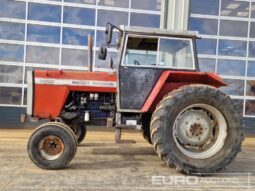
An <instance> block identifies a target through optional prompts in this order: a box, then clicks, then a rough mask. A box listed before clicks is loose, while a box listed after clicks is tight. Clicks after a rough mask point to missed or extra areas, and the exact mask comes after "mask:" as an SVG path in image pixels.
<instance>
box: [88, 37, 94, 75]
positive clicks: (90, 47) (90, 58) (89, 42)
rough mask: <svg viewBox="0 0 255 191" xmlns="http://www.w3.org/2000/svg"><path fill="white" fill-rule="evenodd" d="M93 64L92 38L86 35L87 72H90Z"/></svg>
mask: <svg viewBox="0 0 255 191" xmlns="http://www.w3.org/2000/svg"><path fill="white" fill-rule="evenodd" d="M92 64H93V37H92V36H91V34H89V35H88V71H89V72H92V67H93V66H92Z"/></svg>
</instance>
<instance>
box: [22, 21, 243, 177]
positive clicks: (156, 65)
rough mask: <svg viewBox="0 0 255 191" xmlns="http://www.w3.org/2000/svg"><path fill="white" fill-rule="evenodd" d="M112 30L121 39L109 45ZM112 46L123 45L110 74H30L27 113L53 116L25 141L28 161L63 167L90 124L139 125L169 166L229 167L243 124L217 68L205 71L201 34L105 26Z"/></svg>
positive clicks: (196, 170)
mask: <svg viewBox="0 0 255 191" xmlns="http://www.w3.org/2000/svg"><path fill="white" fill-rule="evenodd" d="M113 32H114V33H115V32H117V33H118V40H117V42H116V43H115V42H114V43H112V36H113ZM105 34H106V44H104V45H103V46H102V47H101V48H100V49H99V51H98V58H99V59H102V60H105V59H106V56H107V48H109V47H113V46H115V47H116V48H117V49H118V51H119V52H118V59H117V61H116V63H117V66H116V69H115V70H114V69H113V67H112V63H113V60H112V59H109V60H110V62H109V63H110V69H109V72H92V71H62V70H58V71H50V70H45V71H42V70H41V71H40V70H34V71H32V72H28V75H27V81H28V90H27V91H28V93H27V114H26V116H25V118H23V120H28V119H30V121H31V120H32V121H35V120H45V119H46V120H48V121H49V122H46V123H44V124H42V125H40V126H39V127H37V128H36V129H35V130H34V132H33V133H32V135H31V137H30V139H29V142H28V147H27V149H28V154H29V157H30V159H31V161H32V162H33V163H34V164H35V165H37V166H38V167H40V168H43V169H61V168H64V167H66V166H67V165H68V164H69V163H70V161H71V160H72V159H73V158H74V156H75V153H76V150H77V145H78V144H79V143H80V142H81V141H82V140H83V139H84V138H85V135H86V126H88V125H100V124H101V125H104V126H107V127H112V128H116V135H115V136H116V142H117V143H119V142H121V141H122V140H121V139H120V132H121V131H120V130H121V129H123V128H125V129H128V128H132V129H134V128H136V129H140V130H141V132H142V134H143V136H144V138H145V139H146V140H147V141H148V142H149V143H150V144H152V145H153V146H154V149H155V151H156V153H157V154H158V156H159V157H160V158H161V160H163V161H164V162H165V163H166V165H167V166H169V167H172V168H175V169H176V170H178V171H180V172H182V173H185V174H201V173H212V172H217V171H219V170H221V169H224V168H225V166H226V165H228V164H229V163H230V162H231V161H232V160H233V159H234V158H235V156H236V155H237V153H238V152H239V151H240V150H241V143H242V141H243V137H244V136H243V125H242V120H241V116H240V114H239V112H238V111H237V109H236V107H235V105H234V103H233V102H232V101H231V99H230V97H229V96H228V95H226V94H225V93H223V92H221V91H220V90H219V89H218V88H219V87H221V86H226V84H225V83H224V82H223V81H222V79H221V78H220V77H219V76H218V75H217V74H214V73H206V72H200V71H199V67H198V58H197V52H196V39H197V38H199V36H198V34H197V33H196V32H187V31H185V32H180V31H178V32H176V31H167V30H161V29H150V28H139V27H125V26H120V27H116V26H114V25H112V24H110V23H108V24H107V26H106V31H105Z"/></svg>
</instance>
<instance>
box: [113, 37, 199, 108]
mask: <svg viewBox="0 0 255 191" xmlns="http://www.w3.org/2000/svg"><path fill="white" fill-rule="evenodd" d="M168 70H183V71H185V70H193V71H194V70H196V67H195V58H194V46H193V41H192V39H191V38H185V37H182V38H178V37H165V36H159V37H155V36H145V35H127V37H126V40H125V48H124V50H123V53H122V61H121V63H120V64H119V74H118V75H119V78H118V79H119V96H118V109H119V111H123V112H125V111H126V112H139V111H140V109H141V108H142V106H143V104H144V102H145V101H146V99H147V98H148V96H149V94H150V92H151V91H152V89H153V88H154V86H155V84H156V83H157V81H158V79H159V78H160V76H161V74H162V72H163V71H168Z"/></svg>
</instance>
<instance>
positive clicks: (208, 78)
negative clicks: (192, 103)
mask: <svg viewBox="0 0 255 191" xmlns="http://www.w3.org/2000/svg"><path fill="white" fill-rule="evenodd" d="M189 84H205V85H210V86H214V87H216V88H219V87H221V86H226V84H225V83H224V82H223V80H222V79H221V78H220V77H219V75H218V74H215V73H207V72H184V71H164V72H163V73H162V74H161V76H160V78H159V80H158V81H157V83H156V85H155V86H154V88H153V89H152V91H151V93H150V94H149V96H148V97H147V99H146V101H145V102H144V104H143V107H142V109H141V112H142V113H145V112H152V111H154V109H155V107H156V105H157V104H158V102H159V101H160V100H162V98H163V97H164V96H165V95H166V94H167V93H169V92H171V91H173V90H174V89H177V88H179V87H181V86H184V85H189Z"/></svg>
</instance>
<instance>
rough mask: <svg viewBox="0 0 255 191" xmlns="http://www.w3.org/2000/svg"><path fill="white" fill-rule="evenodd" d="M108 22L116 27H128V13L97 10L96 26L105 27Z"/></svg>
mask: <svg viewBox="0 0 255 191" xmlns="http://www.w3.org/2000/svg"><path fill="white" fill-rule="evenodd" d="M108 22H111V23H112V24H114V25H116V26H118V25H128V13H127V12H121V11H110V10H98V19H97V24H98V25H99V26H102V27H105V26H106V24H107V23H108Z"/></svg>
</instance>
